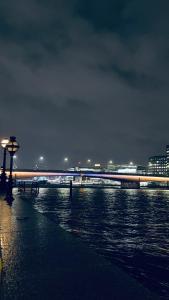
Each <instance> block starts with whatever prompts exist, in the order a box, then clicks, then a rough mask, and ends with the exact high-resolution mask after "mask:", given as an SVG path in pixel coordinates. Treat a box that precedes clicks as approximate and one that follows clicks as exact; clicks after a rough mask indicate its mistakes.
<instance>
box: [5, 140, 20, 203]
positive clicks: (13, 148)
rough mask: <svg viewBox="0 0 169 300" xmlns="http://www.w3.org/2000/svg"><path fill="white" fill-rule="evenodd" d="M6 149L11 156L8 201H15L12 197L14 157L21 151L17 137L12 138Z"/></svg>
mask: <svg viewBox="0 0 169 300" xmlns="http://www.w3.org/2000/svg"><path fill="white" fill-rule="evenodd" d="M6 149H7V150H8V152H9V154H10V170H9V180H8V189H7V197H6V199H7V200H13V196H12V187H13V181H12V171H13V157H14V154H15V152H16V151H18V149H19V144H18V143H17V141H16V137H15V136H10V140H9V143H8V144H7V145H6Z"/></svg>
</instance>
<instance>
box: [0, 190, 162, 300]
mask: <svg viewBox="0 0 169 300" xmlns="http://www.w3.org/2000/svg"><path fill="white" fill-rule="evenodd" d="M0 240H1V248H2V251H1V252H2V260H3V270H2V272H1V289H0V292H1V299H2V300H10V299H17V300H20V299H45V300H47V299H57V300H62V299H63V300H67V299H69V300H71V299H72V300H75V299H77V300H78V299H82V300H83V299H85V300H86V299H89V300H90V299H91V300H94V299H97V300H98V299H99V300H102V299H114V300H115V299H116V300H123V299H137V300H139V299H140V300H144V299H145V300H148V299H149V300H150V299H152V300H155V299H157V297H156V296H155V295H152V294H151V293H150V292H149V291H148V290H147V289H145V288H144V287H142V286H141V285H140V284H139V283H138V282H137V281H136V280H134V279H132V278H130V277H129V276H128V275H127V274H126V273H124V272H122V271H121V270H120V269H119V268H117V267H116V266H115V265H112V264H109V263H108V262H107V261H106V260H105V259H104V258H103V257H101V256H99V255H96V254H95V252H93V251H92V250H90V249H88V248H87V246H86V245H85V244H84V243H82V242H81V241H80V240H79V239H78V238H75V237H74V236H73V235H71V234H69V233H67V232H65V231H64V230H62V229H61V228H60V227H59V226H57V225H56V224H55V223H54V222H52V221H50V220H49V219H47V218H46V217H45V216H43V215H41V214H40V213H38V212H36V211H35V210H34V209H33V207H32V205H31V203H29V202H28V201H27V200H24V199H21V196H18V195H16V196H15V201H14V203H13V206H12V207H9V206H8V205H7V204H6V202H5V201H4V200H2V199H0Z"/></svg>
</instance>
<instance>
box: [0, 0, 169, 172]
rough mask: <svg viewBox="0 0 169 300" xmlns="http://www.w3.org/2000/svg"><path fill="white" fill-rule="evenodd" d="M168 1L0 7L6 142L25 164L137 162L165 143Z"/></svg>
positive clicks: (0, 118)
mask: <svg viewBox="0 0 169 300" xmlns="http://www.w3.org/2000/svg"><path fill="white" fill-rule="evenodd" d="M168 13H169V4H168V1H163V2H161V3H160V2H159V1H156V0H154V1H151V0H150V1H149V2H147V1H145V0H143V1H138V0H135V1H134V0H131V1H127V0H121V1H120V0H118V1H116V0H114V1H108V0H105V1H104V2H103V1H95V0H93V1H91V0H90V1H88V0H86V1H82V0H81V1H76V0H74V1H68V0H62V1H61V0H60V1H54V0H53V1H52V0H51V1H45V0H43V1H38V0H29V1H28V0H22V1H21V0H20V1H17V3H14V2H13V1H12V0H6V1H4V2H2V3H0V28H1V31H0V91H1V93H0V104H1V110H0V125H1V136H5V135H7V136H8V135H16V136H17V137H18V139H19V140H20V142H21V146H22V147H21V150H20V163H21V166H31V165H32V164H33V162H34V161H35V160H36V158H37V157H38V156H39V155H40V154H43V155H44V156H46V157H47V160H48V165H49V167H57V166H58V167H59V166H61V163H60V162H61V160H62V159H63V157H64V155H68V156H70V157H71V158H72V162H75V161H78V160H85V159H86V158H87V157H90V158H93V159H94V160H96V161H98V160H103V161H106V160H108V159H113V160H114V161H117V162H120V161H123V162H124V161H128V160H130V159H135V160H136V161H137V162H139V163H143V162H145V161H146V159H147V157H148V156H150V155H152V154H155V153H156V152H158V153H159V152H160V151H161V152H162V151H163V148H164V147H165V144H168V143H169V140H168V127H169V121H168V109H169V102H168V92H169V88H168V86H169V84H168V83H169V82H168V81H169V79H168V78H169V76H168V75H169V74H168V73H169V71H168V70H169V66H168V65H169V63H168V57H169V41H168V25H169V24H168V23H169V21H168Z"/></svg>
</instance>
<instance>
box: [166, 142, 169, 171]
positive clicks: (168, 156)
mask: <svg viewBox="0 0 169 300" xmlns="http://www.w3.org/2000/svg"><path fill="white" fill-rule="evenodd" d="M166 164H167V166H166V167H167V174H168V175H169V145H167V146H166Z"/></svg>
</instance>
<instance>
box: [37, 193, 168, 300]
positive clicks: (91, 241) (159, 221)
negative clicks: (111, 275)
mask: <svg viewBox="0 0 169 300" xmlns="http://www.w3.org/2000/svg"><path fill="white" fill-rule="evenodd" d="M33 205H34V207H35V209H36V210H38V211H39V212H40V213H43V214H45V215H46V216H47V217H48V218H50V219H52V220H53V221H54V222H56V223H59V225H60V226H61V227H63V228H64V229H65V230H67V231H69V232H72V234H74V235H76V236H78V237H79V238H81V239H82V240H84V241H85V242H86V243H87V244H88V245H89V246H90V247H92V248H94V250H95V251H97V252H98V253H99V254H101V255H103V256H104V257H106V258H107V259H108V260H109V261H111V262H113V263H116V264H117V265H118V266H120V267H121V268H123V269H124V270H125V271H127V272H128V273H129V274H130V275H132V276H133V277H135V278H137V279H138V280H139V281H140V282H141V283H142V284H143V285H144V286H146V287H148V288H149V289H151V290H153V291H154V292H156V293H157V294H159V295H160V297H161V299H169V191H167V190H166V191H162V190H118V189H117V190H115V189H100V188H99V189H90V188H83V189H78V188H76V189H74V190H73V196H72V198H71V199H70V197H69V190H68V189H64V188H63V189H40V193H39V195H38V196H37V197H36V198H35V199H34V200H33Z"/></svg>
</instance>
